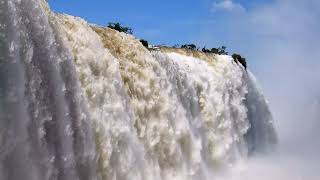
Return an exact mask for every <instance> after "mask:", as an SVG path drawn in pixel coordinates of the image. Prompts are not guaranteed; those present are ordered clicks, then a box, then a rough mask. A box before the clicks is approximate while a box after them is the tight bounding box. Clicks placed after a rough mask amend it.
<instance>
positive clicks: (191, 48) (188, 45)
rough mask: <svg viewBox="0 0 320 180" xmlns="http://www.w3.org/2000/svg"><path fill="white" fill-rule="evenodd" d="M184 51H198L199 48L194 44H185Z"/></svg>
mask: <svg viewBox="0 0 320 180" xmlns="http://www.w3.org/2000/svg"><path fill="white" fill-rule="evenodd" d="M181 48H183V49H190V50H198V48H197V46H196V45H194V44H184V45H182V46H181Z"/></svg>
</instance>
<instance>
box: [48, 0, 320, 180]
mask: <svg viewBox="0 0 320 180" xmlns="http://www.w3.org/2000/svg"><path fill="white" fill-rule="evenodd" d="M49 3H50V5H51V7H52V9H53V10H55V11H57V12H63V13H67V14H71V15H75V16H80V17H82V18H84V19H86V20H87V21H89V22H91V23H96V24H99V25H106V24H107V23H108V22H121V23H122V24H125V25H127V26H130V27H132V28H133V29H134V34H135V35H136V36H137V37H139V38H144V39H147V40H149V41H150V42H151V43H153V44H168V45H174V44H183V43H196V44H197V45H200V46H206V47H207V48H209V47H218V46H222V45H225V46H226V47H227V50H229V51H231V52H238V53H240V54H241V55H243V56H244V57H246V59H247V61H248V66H249V69H250V71H252V72H253V73H254V74H255V75H256V76H257V79H258V82H259V83H260V85H261V89H262V91H263V92H264V94H265V95H266V97H267V99H268V101H269V104H270V108H271V111H272V112H273V115H274V119H275V123H276V127H277V130H278V133H279V138H280V143H281V144H282V146H281V147H282V148H283V151H285V152H290V153H291V154H292V157H293V156H294V157H296V158H298V159H299V158H304V159H308V160H306V161H304V163H302V162H301V161H300V160H297V159H295V160H293V159H290V161H287V160H286V161H284V163H283V164H282V165H283V167H282V168H283V169H284V172H286V171H287V172H288V174H289V172H290V171H292V170H291V169H290V168H288V167H290V165H291V164H292V163H296V164H297V165H299V166H296V169H297V171H298V170H301V169H302V168H301V167H300V166H304V164H308V166H307V165H306V166H304V167H303V168H307V169H308V171H304V172H305V174H306V176H309V178H306V179H308V180H311V179H313V178H315V179H317V178H318V177H320V173H317V172H320V169H317V171H313V173H309V171H310V169H311V170H312V169H315V168H318V167H319V166H318V165H316V166H313V165H312V164H318V163H315V162H320V157H319V156H318V155H317V154H318V152H320V139H319V132H320V58H319V57H320V0H184V1H182V0H180V1H178V0H153V1H151V0H136V1H132V0H91V1H90V3H88V1H85V0H77V1H75V0H74V1H72V0H71V1H62V0H49ZM304 156H307V157H308V158H305V157H304ZM271 164H273V163H271ZM280 164H281V163H280ZM279 166H280V167H281V165H279ZM311 166H312V167H311ZM278 168H279V167H278ZM293 169H294V168H293ZM307 174H308V175H307ZM311 176H312V177H311ZM283 177H284V179H288V177H290V176H286V175H283ZM292 177H293V176H292ZM293 178H295V177H293ZM271 179H272V178H271ZM273 179H274V178H273ZM289 179H291V177H290V178H289ZM302 179H305V178H302Z"/></svg>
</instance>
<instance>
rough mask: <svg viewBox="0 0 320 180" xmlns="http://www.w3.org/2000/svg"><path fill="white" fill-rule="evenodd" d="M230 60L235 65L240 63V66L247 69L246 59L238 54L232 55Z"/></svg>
mask: <svg viewBox="0 0 320 180" xmlns="http://www.w3.org/2000/svg"><path fill="white" fill-rule="evenodd" d="M232 58H233V60H234V61H235V62H236V63H238V62H239V63H241V64H242V66H243V67H244V68H245V69H247V62H246V58H243V57H241V55H240V54H236V53H235V54H232Z"/></svg>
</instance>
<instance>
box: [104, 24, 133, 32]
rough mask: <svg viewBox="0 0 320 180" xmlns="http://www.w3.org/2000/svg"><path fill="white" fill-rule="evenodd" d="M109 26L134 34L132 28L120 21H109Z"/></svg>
mask: <svg viewBox="0 0 320 180" xmlns="http://www.w3.org/2000/svg"><path fill="white" fill-rule="evenodd" d="M108 28H111V29H114V30H116V31H119V32H124V33H127V34H133V30H132V28H130V27H126V26H122V25H121V24H120V23H108Z"/></svg>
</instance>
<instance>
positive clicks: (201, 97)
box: [0, 0, 276, 180]
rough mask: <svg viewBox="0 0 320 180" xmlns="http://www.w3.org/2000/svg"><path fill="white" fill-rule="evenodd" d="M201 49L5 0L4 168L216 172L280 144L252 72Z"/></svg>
mask: <svg viewBox="0 0 320 180" xmlns="http://www.w3.org/2000/svg"><path fill="white" fill-rule="evenodd" d="M196 54H197V53H194V54H192V55H191V54H188V53H187V52H185V51H184V50H176V51H175V50H171V51H168V50H166V51H164V50H163V51H162V50H160V51H151V52H150V51H149V50H147V49H146V48H144V47H143V46H142V45H141V43H140V42H139V41H138V40H137V39H135V38H134V37H133V36H131V35H127V34H124V33H119V32H116V31H114V30H111V29H108V28H102V27H98V26H95V25H90V24H88V23H87V22H85V21H84V20H82V19H80V18H75V17H72V16H68V15H58V14H55V13H52V12H51V11H50V9H49V7H48V5H47V4H46V2H45V1H42V0H28V1H25V0H1V1H0V134H1V136H0V144H1V147H0V179H1V180H21V179H24V180H54V179H57V180H172V179H177V180H182V179H183V180H188V179H189V180H196V179H197V180H198V179H199V180H211V179H215V178H214V177H215V174H217V173H218V172H220V171H222V170H224V169H228V168H229V167H230V166H231V165H232V164H235V163H237V162H242V161H245V160H246V159H247V158H248V157H249V156H250V155H252V154H255V153H259V152H264V151H268V150H270V149H272V148H273V145H274V144H275V143H276V134H275V131H274V128H273V123H272V116H271V113H270V111H269V109H268V105H267V103H266V100H265V99H264V97H263V95H262V94H261V92H260V91H259V89H258V88H257V87H256V83H255V79H254V77H253V75H252V74H251V73H250V72H247V71H246V70H245V69H244V68H243V67H242V66H241V64H239V63H236V62H234V61H233V60H232V58H231V57H229V56H218V55H206V54H200V55H199V53H198V55H196Z"/></svg>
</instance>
